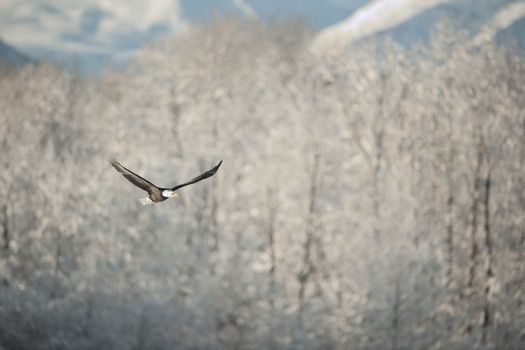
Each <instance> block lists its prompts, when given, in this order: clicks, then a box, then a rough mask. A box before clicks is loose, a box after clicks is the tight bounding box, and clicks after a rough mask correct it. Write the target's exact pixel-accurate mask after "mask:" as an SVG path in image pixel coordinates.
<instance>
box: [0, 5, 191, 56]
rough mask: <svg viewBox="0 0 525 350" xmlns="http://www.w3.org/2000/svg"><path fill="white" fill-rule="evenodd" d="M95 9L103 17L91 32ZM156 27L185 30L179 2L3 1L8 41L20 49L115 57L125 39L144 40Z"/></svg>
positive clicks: (1, 29)
mask: <svg viewBox="0 0 525 350" xmlns="http://www.w3.org/2000/svg"><path fill="white" fill-rule="evenodd" d="M90 10H97V11H101V13H103V15H102V16H101V18H100V19H99V20H100V22H99V23H98V27H97V28H96V30H95V31H94V32H93V33H86V32H83V28H81V24H82V19H83V16H84V15H85V13H86V11H90ZM156 25H161V26H163V27H165V28H166V29H167V30H168V31H172V32H176V31H178V30H180V29H181V28H183V27H184V25H185V23H184V22H183V20H182V19H181V11H180V5H179V1H178V0H149V1H144V0H86V1H81V2H80V1H68V0H49V1H45V2H43V1H39V0H2V1H1V2H0V33H1V35H2V39H3V40H5V41H6V42H7V43H9V44H11V45H13V46H16V47H20V48H34V47H43V48H46V49H56V50H60V51H78V52H92V53H111V52H112V51H113V50H115V44H116V43H117V44H120V43H118V41H119V40H122V37H123V36H126V35H128V36H129V37H134V36H139V37H140V35H145V34H147V31H148V30H149V29H150V28H152V27H153V26H156ZM128 49H132V48H131V47H130V48H128ZM121 50H122V48H121Z"/></svg>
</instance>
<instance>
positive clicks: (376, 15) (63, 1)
mask: <svg viewBox="0 0 525 350" xmlns="http://www.w3.org/2000/svg"><path fill="white" fill-rule="evenodd" d="M524 4H525V1H523V0H519V1H518V0H288V1H282V0H199V1H195V0H150V1H143V0H112V1H108V0H85V1H82V2H76V1H68V0H3V1H2V2H0V35H1V37H2V40H4V41H5V42H6V43H7V44H8V45H10V46H13V47H16V48H17V49H18V50H19V51H22V52H27V53H29V54H30V55H31V56H33V57H36V58H43V59H52V60H54V61H58V62H62V63H68V64H70V65H72V66H73V67H76V68H79V69H81V70H84V71H86V70H87V71H96V70H97V69H98V67H100V66H101V65H103V64H106V63H109V64H119V63H124V62H126V61H127V60H128V59H129V58H130V57H131V56H132V55H133V54H134V53H135V52H136V51H137V50H138V49H139V48H140V47H142V46H143V45H144V44H145V43H147V42H148V41H150V40H151V39H153V38H155V37H156V36H158V35H177V33H179V32H180V31H181V30H184V29H185V28H186V27H187V26H191V24H192V23H196V22H208V21H210V20H211V19H212V18H213V16H215V15H221V14H224V13H235V14H238V15H240V16H245V17H247V18H253V19H258V20H262V21H267V20H270V19H272V18H276V17H277V18H302V19H304V21H305V22H306V23H308V24H309V25H311V26H313V27H314V28H316V29H318V30H319V31H320V34H319V37H318V41H327V42H330V41H332V40H334V39H336V41H340V42H352V41H355V40H361V39H363V38H366V37H369V36H373V35H377V34H380V35H384V34H388V35H392V36H393V37H394V38H395V39H396V40H399V41H401V42H405V43H409V42H411V41H413V40H415V39H418V40H419V39H423V40H424V39H425V38H426V37H427V36H428V33H429V32H430V30H431V29H432V27H433V24H434V23H435V22H436V21H437V20H438V19H439V18H440V17H441V16H447V17H449V18H450V19H451V20H452V22H453V23H454V24H455V25H456V26H458V27H460V28H465V29H467V30H468V31H469V32H470V33H471V35H472V37H473V40H481V38H482V37H487V36H489V37H490V36H492V37H496V38H497V39H500V40H503V39H505V40H508V39H515V40H517V41H521V44H522V45H523V46H525V24H524V23H523V18H524V16H525V10H523V8H525V5H524ZM505 9H507V11H505ZM522 10H523V11H522ZM475 38H477V39H475Z"/></svg>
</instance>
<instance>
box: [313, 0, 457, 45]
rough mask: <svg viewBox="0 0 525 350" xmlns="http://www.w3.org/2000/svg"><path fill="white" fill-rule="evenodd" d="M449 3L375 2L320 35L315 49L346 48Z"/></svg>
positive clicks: (429, 0) (416, 0) (426, 0)
mask: <svg viewBox="0 0 525 350" xmlns="http://www.w3.org/2000/svg"><path fill="white" fill-rule="evenodd" d="M446 1H448V0H375V1H372V2H370V3H368V4H366V5H364V6H362V7H361V8H359V9H358V10H356V11H355V12H354V13H353V14H352V15H351V16H350V17H348V18H347V19H345V20H343V21H342V22H340V23H337V24H335V25H332V26H330V27H328V28H326V29H324V30H323V31H321V32H320V33H319V34H318V36H317V38H316V40H315V43H314V48H315V49H323V48H326V47H327V46H337V47H341V46H345V45H348V44H350V43H352V42H353V41H356V40H359V39H361V38H364V37H367V36H369V35H372V34H375V33H377V32H380V31H382V30H386V29H388V28H392V27H395V26H397V25H398V24H401V23H403V22H404V21H406V20H408V19H410V18H411V17H413V16H415V15H417V14H419V13H421V12H423V11H424V10H426V9H429V8H431V7H434V6H436V5H438V4H440V3H443V2H446Z"/></svg>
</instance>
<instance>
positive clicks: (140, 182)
mask: <svg viewBox="0 0 525 350" xmlns="http://www.w3.org/2000/svg"><path fill="white" fill-rule="evenodd" d="M108 161H109V163H110V164H111V165H112V166H113V168H115V169H116V170H117V171H118V172H119V173H121V174H122V175H123V176H124V177H125V178H126V179H128V180H129V181H130V182H131V183H132V184H134V185H135V186H137V187H139V188H141V189H143V190H144V191H146V192H148V194H149V196H148V197H146V198H141V199H140V202H141V203H142V205H147V204H153V203H158V202H162V201H165V200H166V199H168V198H170V197H178V195H177V193H175V191H176V190H178V189H179V188H182V187H184V186H188V185H191V184H194V183H196V182H199V181H202V180H204V179H207V178H209V177H210V176H213V175H215V173H216V172H217V170H218V169H219V167H220V166H221V164H222V160H221V161H220V162H219V164H217V165H216V166H215V167H213V168H212V169H210V170H208V171H206V172H204V173H202V174H200V175H199V176H197V177H195V178H193V179H191V180H190V181H188V182H184V183H182V184H180V185H177V186H175V187H172V188H164V187H158V186H156V185H154V184H152V183H151V182H150V181H148V180H146V179H145V178H143V177H142V176H140V175H137V174H135V173H134V172H132V171H131V170H129V169H127V168H126V167H124V166H123V165H122V164H120V163H119V162H117V161H116V160H115V159H114V158H113V157H110V158H109V159H108Z"/></svg>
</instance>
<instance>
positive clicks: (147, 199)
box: [139, 197, 154, 205]
mask: <svg viewBox="0 0 525 350" xmlns="http://www.w3.org/2000/svg"><path fill="white" fill-rule="evenodd" d="M139 201H140V203H142V205H148V204H153V203H154V202H153V201H152V200H151V198H149V197H146V198H140V199H139Z"/></svg>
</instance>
